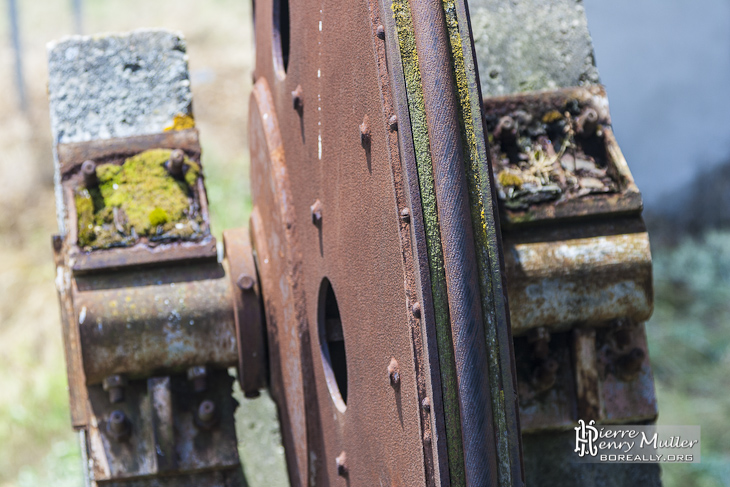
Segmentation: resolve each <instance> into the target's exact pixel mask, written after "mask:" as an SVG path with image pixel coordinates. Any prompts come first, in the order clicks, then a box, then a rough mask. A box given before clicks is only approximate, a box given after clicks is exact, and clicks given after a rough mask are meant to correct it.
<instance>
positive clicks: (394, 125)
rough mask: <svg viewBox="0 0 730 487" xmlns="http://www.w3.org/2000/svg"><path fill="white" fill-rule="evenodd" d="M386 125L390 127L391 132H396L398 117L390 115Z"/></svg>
mask: <svg viewBox="0 0 730 487" xmlns="http://www.w3.org/2000/svg"><path fill="white" fill-rule="evenodd" d="M388 124H389V125H390V129H391V130H398V116H397V115H391V116H390V118H389V119H388Z"/></svg>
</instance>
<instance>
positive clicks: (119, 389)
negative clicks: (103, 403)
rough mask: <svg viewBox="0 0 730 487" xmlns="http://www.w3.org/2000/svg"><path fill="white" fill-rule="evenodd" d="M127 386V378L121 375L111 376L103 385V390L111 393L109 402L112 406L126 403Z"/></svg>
mask: <svg viewBox="0 0 730 487" xmlns="http://www.w3.org/2000/svg"><path fill="white" fill-rule="evenodd" d="M126 385H127V379H126V377H124V376H123V375H119V374H115V375H110V376H109V377H107V378H105V379H104V381H103V382H102V384H101V386H102V388H103V389H104V390H105V391H107V392H108V393H109V402H111V403H112V404H116V403H118V402H122V401H124V387H125V386H126Z"/></svg>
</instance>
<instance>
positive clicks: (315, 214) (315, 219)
mask: <svg viewBox="0 0 730 487" xmlns="http://www.w3.org/2000/svg"><path fill="white" fill-rule="evenodd" d="M309 208H310V209H311V210H312V223H314V224H315V225H319V224H320V223H322V203H321V202H320V201H319V200H316V201H315V202H314V204H313V205H312V206H310V207H309Z"/></svg>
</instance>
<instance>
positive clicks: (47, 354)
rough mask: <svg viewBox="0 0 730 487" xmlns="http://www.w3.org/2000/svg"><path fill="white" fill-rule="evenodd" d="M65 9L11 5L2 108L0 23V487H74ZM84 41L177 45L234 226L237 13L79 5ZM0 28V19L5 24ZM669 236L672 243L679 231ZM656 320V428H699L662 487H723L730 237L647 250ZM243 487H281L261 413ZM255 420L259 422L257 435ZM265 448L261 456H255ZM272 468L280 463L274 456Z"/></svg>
mask: <svg viewBox="0 0 730 487" xmlns="http://www.w3.org/2000/svg"><path fill="white" fill-rule="evenodd" d="M70 5H71V3H70V2H52V1H39V0H19V8H20V14H21V24H22V33H23V41H24V46H25V55H24V61H25V74H26V84H27V92H28V97H29V101H30V109H29V111H28V113H25V114H24V113H21V112H19V111H18V109H17V103H16V100H15V99H14V96H13V94H14V93H15V87H14V86H13V82H14V79H13V65H12V52H11V50H10V45H9V34H8V29H7V25H6V22H4V21H3V22H0V93H2V96H0V113H2V116H0V174H2V175H3V177H0V208H2V211H1V212H0V391H2V392H0V487H11V486H14V487H15V486H17V487H20V486H22V487H26V486H28V487H30V486H47V485H53V486H58V487H66V486H79V485H81V463H80V462H81V459H80V455H79V449H78V440H77V437H76V436H75V434H74V433H73V432H72V431H71V428H70V425H69V413H68V403H67V401H68V397H67V392H66V377H65V364H64V359H63V351H62V342H61V336H60V326H59V314H58V313H59V312H58V305H57V301H56V296H55V290H54V287H53V280H54V277H55V276H54V270H53V263H52V259H51V251H50V235H51V234H52V233H53V232H54V231H55V213H54V202H53V196H52V179H51V175H52V159H51V152H50V147H51V141H50V122H49V119H48V109H47V100H46V94H45V83H46V79H47V73H46V68H45V66H46V64H45V63H46V61H45V43H46V42H48V41H50V40H52V39H57V38H59V37H61V36H63V35H66V34H69V33H71V32H70V29H71V26H72V19H71V13H70ZM85 6H86V11H85V16H84V21H85V28H86V30H87V32H101V31H124V30H131V29H134V28H139V27H168V28H172V29H175V30H180V31H182V32H183V33H184V34H185V36H186V38H187V41H188V54H189V56H190V68H191V78H192V89H193V93H194V98H195V116H196V120H197V124H198V127H199V129H200V131H201V140H202V143H203V149H204V156H203V157H204V159H203V163H204V166H205V171H206V181H207V187H208V193H209V200H210V210H211V215H212V216H211V217H212V227H213V231H214V233H215V234H216V237H218V238H220V234H221V232H222V230H223V229H226V228H231V227H236V226H240V225H245V224H246V222H247V217H248V214H249V211H250V204H251V203H250V190H249V185H248V177H247V174H248V153H247V146H246V141H245V133H246V120H247V102H248V93H249V90H250V79H251V78H250V71H251V68H252V63H253V43H252V39H251V29H250V17H249V16H250V2H248V1H245V0H208V1H206V2H200V1H196V0H176V1H174V2H173V1H169V0H158V1H156V2H147V1H143V0H125V1H122V0H88V1H86V2H85ZM2 18H3V19H4V17H2ZM677 231H678V232H679V229H677ZM654 262H655V282H656V289H655V290H656V307H655V313H654V317H653V318H652V319H651V321H650V323H649V324H648V326H647V332H648V337H649V346H650V353H651V359H652V364H653V366H654V371H655V377H656V383H657V395H658V400H659V408H660V419H659V422H660V423H663V424H688V425H691V424H700V425H701V426H702V447H703V451H702V455H703V457H702V463H701V464H698V465H666V464H665V465H663V479H664V482H665V486H666V487H717V486H723V487H728V486H730V432H729V430H728V426H729V425H730V394H729V393H728V392H727V391H728V390H730V347H729V345H730V232H724V233H723V232H712V233H708V234H707V235H705V237H704V238H701V239H697V240H689V239H688V240H685V241H684V242H683V243H682V244H680V245H679V246H677V247H675V248H655V249H654ZM237 416H238V417H239V419H240V420H239V422H238V424H237V429H238V433H239V437H240V439H241V442H242V445H243V446H242V449H241V453H242V458H243V460H244V464H249V465H258V466H261V469H259V471H258V472H257V471H254V470H251V472H250V475H251V478H250V479H249V480H250V481H251V483H252V485H282V484H283V483H284V482H285V479H284V478H282V477H281V476H279V477H276V478H272V477H271V476H268V477H267V476H266V475H265V474H262V473H260V472H261V471H266V470H265V469H266V468H269V467H270V463H269V462H270V461H271V459H270V458H268V457H267V456H266V452H267V451H271V448H280V447H277V443H278V441H279V440H278V436H277V433H276V431H275V429H272V428H271V426H270V425H271V424H273V420H274V418H275V411H274V410H273V409H272V407H271V403H270V402H268V403H267V402H266V401H265V400H262V401H250V402H247V403H245V404H244V406H243V407H242V409H241V413H240V414H239V415H237ZM256 418H260V421H259V420H257V419H256ZM263 444H266V445H268V446H267V448H269V449H268V450H267V449H266V448H261V447H259V445H263ZM277 454H278V455H279V459H280V456H281V451H278V453H277Z"/></svg>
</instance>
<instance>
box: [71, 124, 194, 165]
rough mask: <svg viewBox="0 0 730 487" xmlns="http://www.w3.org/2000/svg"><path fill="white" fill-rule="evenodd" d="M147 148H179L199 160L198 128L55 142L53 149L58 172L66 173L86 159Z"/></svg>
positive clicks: (132, 153)
mask: <svg viewBox="0 0 730 487" xmlns="http://www.w3.org/2000/svg"><path fill="white" fill-rule="evenodd" d="M148 149H182V150H184V151H185V152H186V153H188V154H190V155H192V156H197V157H196V160H199V158H200V152H201V150H200V143H199V142H198V130H197V129H187V130H170V131H168V132H163V133H161V134H154V135H139V136H135V137H122V138H116V139H102V140H92V141H88V142H73V143H67V144H58V149H57V150H58V162H59V164H60V166H61V174H62V175H64V176H66V175H67V174H68V173H70V172H71V171H73V170H74V169H77V168H78V166H80V165H81V164H82V163H83V162H84V161H86V160H89V159H92V160H99V159H101V160H105V159H109V158H112V157H130V156H133V155H135V154H138V153H140V152H144V151H146V150H148Z"/></svg>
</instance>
